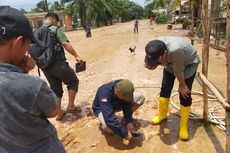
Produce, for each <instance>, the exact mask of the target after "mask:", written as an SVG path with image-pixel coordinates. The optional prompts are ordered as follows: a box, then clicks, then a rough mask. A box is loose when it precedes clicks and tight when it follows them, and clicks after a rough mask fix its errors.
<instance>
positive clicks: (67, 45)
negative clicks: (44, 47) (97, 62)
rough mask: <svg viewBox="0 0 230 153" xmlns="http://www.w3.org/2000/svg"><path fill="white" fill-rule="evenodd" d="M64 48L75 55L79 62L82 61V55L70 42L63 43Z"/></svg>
mask: <svg viewBox="0 0 230 153" xmlns="http://www.w3.org/2000/svg"><path fill="white" fill-rule="evenodd" d="M62 46H63V47H64V48H65V49H66V50H67V51H68V52H69V53H70V54H71V55H73V56H74V57H75V58H76V60H77V61H78V62H80V61H82V59H81V57H80V55H79V54H78V53H77V52H76V51H75V49H74V48H73V46H72V45H71V44H70V43H69V42H63V43H62Z"/></svg>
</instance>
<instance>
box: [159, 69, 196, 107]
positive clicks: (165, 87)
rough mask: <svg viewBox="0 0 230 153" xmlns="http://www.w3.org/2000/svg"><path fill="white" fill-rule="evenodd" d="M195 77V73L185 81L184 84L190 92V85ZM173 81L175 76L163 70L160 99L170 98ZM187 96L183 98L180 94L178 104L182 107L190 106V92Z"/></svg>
mask: <svg viewBox="0 0 230 153" xmlns="http://www.w3.org/2000/svg"><path fill="white" fill-rule="evenodd" d="M195 76H196V73H195V74H193V75H192V76H191V77H190V78H188V79H185V84H186V85H187V87H188V88H189V90H190V91H191V90H192V84H193V81H194V78H195ZM174 81H175V76H174V75H172V74H171V73H169V72H168V71H167V70H165V69H164V70H163V79H162V85H161V92H160V97H165V98H170V96H171V92H172V89H173V85H174ZM188 96H189V97H186V98H184V97H183V96H181V94H180V104H181V105H183V106H184V107H186V106H191V105H192V97H191V92H190V93H189V94H188Z"/></svg>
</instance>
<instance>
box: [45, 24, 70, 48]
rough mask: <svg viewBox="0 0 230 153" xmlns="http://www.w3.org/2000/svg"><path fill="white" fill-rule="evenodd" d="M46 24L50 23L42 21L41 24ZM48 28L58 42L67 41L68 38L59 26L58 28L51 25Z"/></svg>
mask: <svg viewBox="0 0 230 153" xmlns="http://www.w3.org/2000/svg"><path fill="white" fill-rule="evenodd" d="M48 25H50V23H47V22H44V23H43V26H48ZM49 29H50V30H51V31H52V32H53V33H54V34H55V36H56V39H57V41H58V42H59V43H60V44H63V43H64V42H69V40H68V39H67V37H66V35H65V34H64V32H63V31H62V29H61V28H60V27H59V28H58V26H54V25H51V26H50V27H49Z"/></svg>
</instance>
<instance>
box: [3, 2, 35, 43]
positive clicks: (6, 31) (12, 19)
mask: <svg viewBox="0 0 230 153" xmlns="http://www.w3.org/2000/svg"><path fill="white" fill-rule="evenodd" d="M15 36H23V38H26V39H30V40H31V42H33V43H34V42H37V40H36V39H35V38H34V35H33V31H32V29H31V27H30V23H29V21H28V19H27V18H26V16H25V15H24V14H23V13H22V12H20V11H19V10H17V9H14V8H11V7H9V6H0V37H6V38H11V37H15Z"/></svg>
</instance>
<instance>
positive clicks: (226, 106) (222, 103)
mask: <svg viewBox="0 0 230 153" xmlns="http://www.w3.org/2000/svg"><path fill="white" fill-rule="evenodd" d="M198 76H199V77H200V79H201V80H202V82H203V83H204V84H205V85H206V86H207V87H208V88H209V89H210V90H211V92H212V93H213V94H214V95H215V96H216V98H217V100H218V101H219V102H220V104H221V105H222V106H223V107H224V108H225V110H226V111H230V105H229V104H228V103H227V102H226V101H225V98H224V97H223V96H222V95H221V94H220V93H219V91H218V90H217V89H216V87H215V86H213V84H212V83H211V82H210V81H208V79H207V78H206V77H205V76H204V75H203V74H202V73H198Z"/></svg>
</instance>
